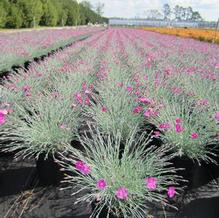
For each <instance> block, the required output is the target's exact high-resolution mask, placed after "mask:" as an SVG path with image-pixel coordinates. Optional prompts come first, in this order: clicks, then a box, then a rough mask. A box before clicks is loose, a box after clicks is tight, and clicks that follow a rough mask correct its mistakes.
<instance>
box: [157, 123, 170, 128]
mask: <svg viewBox="0 0 219 218" xmlns="http://www.w3.org/2000/svg"><path fill="white" fill-rule="evenodd" d="M159 128H160V129H170V128H171V125H170V124H169V123H161V124H160V125H159Z"/></svg>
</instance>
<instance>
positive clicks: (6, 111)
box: [0, 109, 8, 115]
mask: <svg viewBox="0 0 219 218" xmlns="http://www.w3.org/2000/svg"><path fill="white" fill-rule="evenodd" d="M0 114H4V115H7V114H8V110H6V109H2V110H0Z"/></svg>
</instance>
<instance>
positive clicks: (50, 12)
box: [40, 0, 59, 26]
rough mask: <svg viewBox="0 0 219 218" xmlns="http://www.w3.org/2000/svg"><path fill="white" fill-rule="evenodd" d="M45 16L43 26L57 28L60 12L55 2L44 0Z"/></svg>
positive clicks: (42, 19)
mask: <svg viewBox="0 0 219 218" xmlns="http://www.w3.org/2000/svg"><path fill="white" fill-rule="evenodd" d="M42 3H43V16H42V17H41V20H40V25H42V26H56V24H57V22H58V16H59V14H58V11H57V5H56V2H55V1H53V0H42Z"/></svg>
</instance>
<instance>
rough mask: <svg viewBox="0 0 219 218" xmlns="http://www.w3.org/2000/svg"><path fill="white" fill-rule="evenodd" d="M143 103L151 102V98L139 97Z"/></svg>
mask: <svg viewBox="0 0 219 218" xmlns="http://www.w3.org/2000/svg"><path fill="white" fill-rule="evenodd" d="M138 100H139V101H140V102H141V103H144V104H151V103H152V102H151V100H150V99H149V98H145V97H141V98H139V99H138Z"/></svg>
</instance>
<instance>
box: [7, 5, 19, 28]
mask: <svg viewBox="0 0 219 218" xmlns="http://www.w3.org/2000/svg"><path fill="white" fill-rule="evenodd" d="M22 16H23V15H22V12H21V11H20V9H19V8H18V7H17V5H16V4H10V6H9V12H8V19H7V22H6V24H5V26H6V27H7V28H20V27H21V26H22V23H23V19H22Z"/></svg>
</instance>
